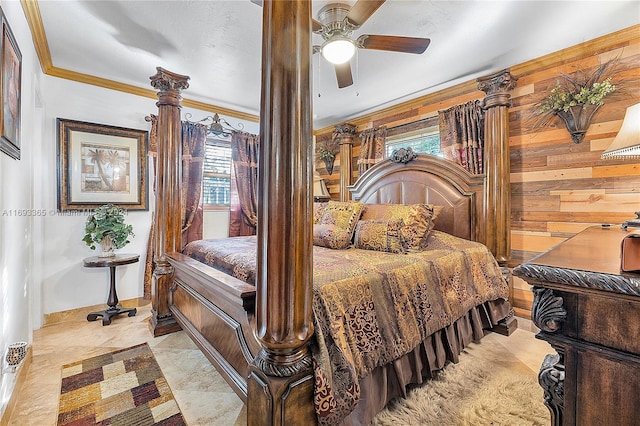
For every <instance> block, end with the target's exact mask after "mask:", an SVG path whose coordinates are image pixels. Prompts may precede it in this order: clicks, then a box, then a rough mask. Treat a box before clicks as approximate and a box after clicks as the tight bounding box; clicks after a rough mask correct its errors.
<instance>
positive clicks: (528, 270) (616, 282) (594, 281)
mask: <svg viewBox="0 0 640 426" xmlns="http://www.w3.org/2000/svg"><path fill="white" fill-rule="evenodd" d="M533 260H534V259H531V261H533ZM513 275H515V276H517V277H521V278H522V279H524V280H525V281H526V280H527V278H533V279H535V280H539V281H548V282H552V283H559V284H566V285H570V286H574V287H584V288H591V289H595V290H605V291H612V292H615V293H621V294H628V295H632V296H640V279H638V278H635V277H629V276H624V275H609V274H601V273H597V272H588V271H578V270H574V269H563V268H555V267H553V266H543V265H532V264H530V263H523V264H521V265H518V266H517V267H515V268H514V269H513Z"/></svg>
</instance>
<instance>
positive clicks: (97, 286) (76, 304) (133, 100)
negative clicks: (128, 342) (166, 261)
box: [34, 70, 157, 318]
mask: <svg viewBox="0 0 640 426" xmlns="http://www.w3.org/2000/svg"><path fill="white" fill-rule="evenodd" d="M153 71H154V70H150V71H149V75H152V74H153ZM146 77H147V78H148V76H146ZM43 81H44V83H43V86H44V90H43V98H44V105H45V114H44V126H43V132H44V134H45V138H44V141H43V144H42V149H41V155H42V160H43V161H42V164H41V167H40V168H39V169H37V170H34V174H35V176H36V179H37V180H40V181H42V182H44V184H43V189H42V191H41V193H40V194H39V199H38V200H37V202H36V206H37V208H38V209H43V210H45V211H46V212H47V215H46V216H45V217H44V218H43V220H42V222H43V225H42V227H43V231H44V232H43V241H42V242H41V246H42V247H43V253H42V258H43V270H42V288H41V293H40V294H41V297H42V314H48V313H52V312H59V311H64V310H68V309H73V308H80V307H84V306H90V305H98V304H104V303H105V301H106V300H107V296H108V290H109V269H108V268H85V267H83V266H82V259H83V258H85V257H88V256H94V255H96V254H97V253H96V252H95V251H93V250H91V249H89V247H87V246H86V245H85V243H84V242H83V241H82V237H83V235H84V224H85V221H86V218H87V214H86V212H82V211H77V212H76V211H69V212H63V213H58V212H57V203H58V201H57V190H58V181H57V173H58V169H57V167H58V164H57V157H56V153H57V131H56V119H57V118H63V119H69V120H78V121H85V122H90V123H97V124H106V125H111V126H118V127H125V128H131V129H141V130H148V129H149V123H148V122H146V121H145V119H144V117H145V116H146V115H149V114H151V113H157V107H156V106H155V101H154V100H153V99H150V98H142V97H139V96H134V95H129V94H126V93H121V92H116V91H113V90H109V89H104V88H100V87H96V86H91V85H87V84H81V83H76V82H72V81H69V80H63V79H59V78H55V77H50V76H45V77H44V79H43ZM151 198H152V197H150V199H151ZM78 213H80V214H78ZM126 222H127V223H129V224H131V225H132V226H133V232H134V233H135V236H134V237H133V238H131V243H130V244H128V245H127V246H126V247H124V248H122V249H120V250H118V252H120V253H137V254H140V262H138V263H135V264H131V265H126V266H121V267H118V268H117V269H116V273H117V291H118V297H119V299H131V298H135V297H140V296H142V295H143V276H144V259H145V251H146V245H147V239H148V236H149V228H150V224H151V211H135V210H131V211H129V212H128V215H127V218H126ZM39 317H40V318H41V317H42V315H40V316H39Z"/></svg>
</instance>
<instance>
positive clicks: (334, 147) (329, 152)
mask: <svg viewBox="0 0 640 426" xmlns="http://www.w3.org/2000/svg"><path fill="white" fill-rule="evenodd" d="M338 152H340V144H339V143H338V139H337V138H333V137H332V138H330V139H326V140H324V141H322V142H320V143H319V144H318V157H320V159H321V160H322V161H324V164H325V167H326V168H327V172H328V173H329V174H330V175H331V174H333V162H334V160H335V159H336V155H337V154H338Z"/></svg>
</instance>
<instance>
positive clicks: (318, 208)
mask: <svg viewBox="0 0 640 426" xmlns="http://www.w3.org/2000/svg"><path fill="white" fill-rule="evenodd" d="M326 207H327V203H326V202H325V203H322V202H318V201H314V203H313V223H314V225H315V224H316V223H318V222H320V219H322V214H323V213H324V209H325V208H326Z"/></svg>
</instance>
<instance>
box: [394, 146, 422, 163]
mask: <svg viewBox="0 0 640 426" xmlns="http://www.w3.org/2000/svg"><path fill="white" fill-rule="evenodd" d="M416 158H418V154H417V153H416V152H415V151H414V150H413V148H411V147H409V148H400V149H396V150H395V151H393V152H392V153H391V157H390V158H389V160H391V161H392V162H394V163H402V164H407V163H408V162H409V161H412V160H415V159H416Z"/></svg>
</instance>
